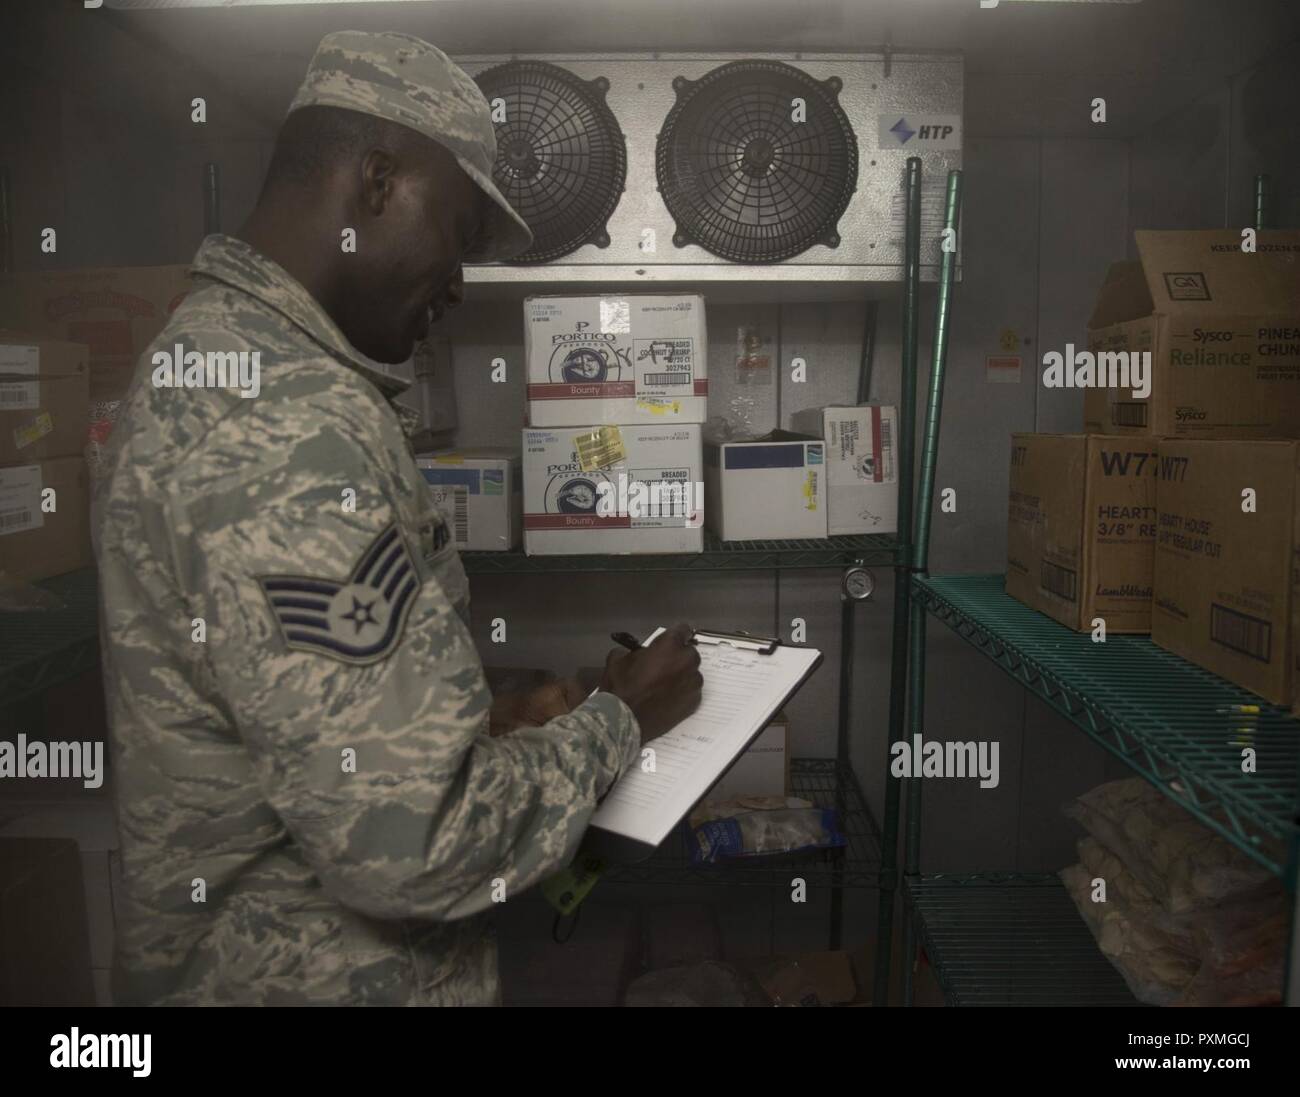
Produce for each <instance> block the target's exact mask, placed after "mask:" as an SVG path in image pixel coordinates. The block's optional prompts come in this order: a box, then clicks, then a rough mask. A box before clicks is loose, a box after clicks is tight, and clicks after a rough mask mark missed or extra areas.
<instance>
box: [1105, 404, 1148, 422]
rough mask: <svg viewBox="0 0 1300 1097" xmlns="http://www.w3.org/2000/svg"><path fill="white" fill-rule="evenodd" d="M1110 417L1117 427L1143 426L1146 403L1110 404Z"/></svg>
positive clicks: (1145, 415)
mask: <svg viewBox="0 0 1300 1097" xmlns="http://www.w3.org/2000/svg"><path fill="white" fill-rule="evenodd" d="M1110 417H1111V421H1112V422H1113V423H1114V424H1115V425H1116V426H1117V427H1145V426H1146V425H1147V406H1146V404H1120V403H1115V404H1111V406H1110Z"/></svg>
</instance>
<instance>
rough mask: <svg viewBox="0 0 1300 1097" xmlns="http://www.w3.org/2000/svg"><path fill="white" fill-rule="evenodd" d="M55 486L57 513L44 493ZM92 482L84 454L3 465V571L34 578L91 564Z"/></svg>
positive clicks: (0, 514) (0, 475)
mask: <svg viewBox="0 0 1300 1097" xmlns="http://www.w3.org/2000/svg"><path fill="white" fill-rule="evenodd" d="M46 488H53V489H54V495H53V500H54V506H55V509H54V511H53V513H46V512H44V511H42V509H41V504H42V493H43V492H44V490H45V489H46ZM94 562H95V558H94V555H93V554H92V552H91V548H90V482H89V474H88V473H87V471H86V462H85V461H84V460H83V459H82V458H80V457H56V458H54V459H53V460H51V461H41V462H39V463H37V464H33V465H14V466H11V467H9V468H0V572H4V573H5V574H7V575H8V576H10V577H11V578H15V579H23V580H27V581H28V582H31V581H33V580H36V579H49V578H51V577H52V576H55V575H62V574H63V573H64V572H68V571H76V570H77V569H78V568H84V567H89V566H90V565H92V564H93V563H94Z"/></svg>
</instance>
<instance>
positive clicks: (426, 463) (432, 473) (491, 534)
mask: <svg viewBox="0 0 1300 1097" xmlns="http://www.w3.org/2000/svg"><path fill="white" fill-rule="evenodd" d="M416 464H417V465H419V467H420V471H421V473H422V474H423V476H424V479H425V482H426V483H428V485H429V491H430V493H431V494H432V496H433V501H434V505H435V506H437V507H438V509H439V510H441V511H442V512H443V513H444V514H445V515H446V516H447V524H448V526H449V527H450V528H451V530H452V534H453V536H454V538H455V541H456V547H457V548H458V549H462V550H466V551H503V552H504V551H507V550H509V549H512V548H514V547H515V546H516V545H517V544H518V543H519V534H520V519H521V514H520V511H521V509H522V490H521V488H522V484H521V482H520V481H521V476H520V472H521V469H520V460H519V454H518V453H517V452H514V451H511V450H507V449H487V448H483V449H460V450H453V451H451V452H449V453H440V454H435V455H434V456H432V457H422V458H420V459H419V460H418V461H417V462H416Z"/></svg>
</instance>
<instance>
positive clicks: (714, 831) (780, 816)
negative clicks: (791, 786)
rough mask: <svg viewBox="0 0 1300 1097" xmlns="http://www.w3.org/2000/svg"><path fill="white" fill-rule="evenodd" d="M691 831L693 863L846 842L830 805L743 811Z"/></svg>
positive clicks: (827, 846)
mask: <svg viewBox="0 0 1300 1097" xmlns="http://www.w3.org/2000/svg"><path fill="white" fill-rule="evenodd" d="M691 833H692V842H691V861H692V862H693V863H696V864H701V863H710V862H713V861H717V860H720V859H721V858H724V857H756V856H760V855H762V854H772V853H796V852H798V851H800V850H807V849H832V848H835V847H838V846H843V845H845V844H846V841H847V840H846V839H845V837H844V835H842V834H841V833H840V832H839V828H838V826H837V824H836V820H835V809H834V808H781V809H778V810H776V811H747V812H745V813H744V814H743V815H734V816H731V817H729V818H725V819H711V820H709V821H708V822H705V823H701V824H700V825H699V826H697V827H695V828H694V830H693V831H692V832H691Z"/></svg>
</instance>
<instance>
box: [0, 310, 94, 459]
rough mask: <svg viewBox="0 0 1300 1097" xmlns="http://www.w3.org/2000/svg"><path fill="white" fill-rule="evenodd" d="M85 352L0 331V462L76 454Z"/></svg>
mask: <svg viewBox="0 0 1300 1097" xmlns="http://www.w3.org/2000/svg"><path fill="white" fill-rule="evenodd" d="M88 354H89V351H88V349H87V348H86V347H85V346H83V345H81V344H79V343H59V342H54V341H52V340H41V339H39V338H38V337H36V336H28V335H24V334H21V333H19V332H13V331H0V465H16V464H30V463H31V462H33V461H44V460H47V459H48V458H51V457H73V456H76V457H79V456H81V453H82V450H83V449H84V448H85V445H86V412H87V409H88V408H89V406H90V399H89V387H88V382H87V370H86V361H87V356H88Z"/></svg>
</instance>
